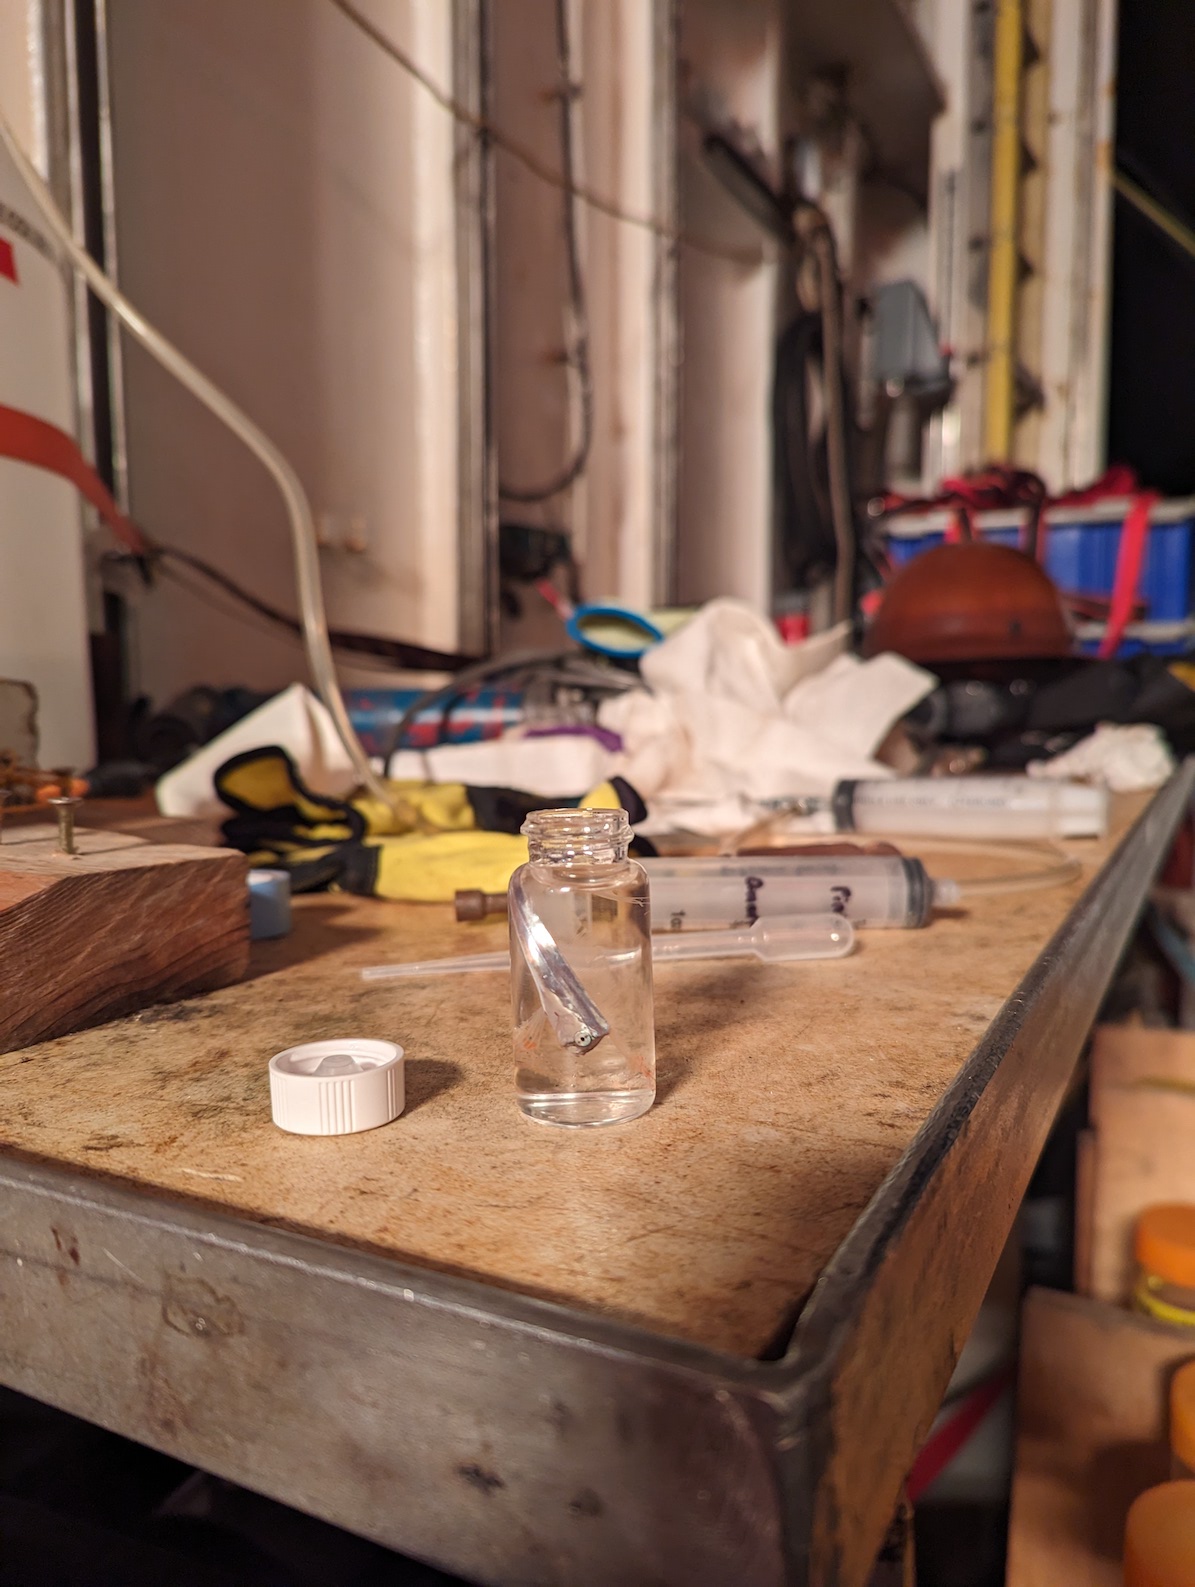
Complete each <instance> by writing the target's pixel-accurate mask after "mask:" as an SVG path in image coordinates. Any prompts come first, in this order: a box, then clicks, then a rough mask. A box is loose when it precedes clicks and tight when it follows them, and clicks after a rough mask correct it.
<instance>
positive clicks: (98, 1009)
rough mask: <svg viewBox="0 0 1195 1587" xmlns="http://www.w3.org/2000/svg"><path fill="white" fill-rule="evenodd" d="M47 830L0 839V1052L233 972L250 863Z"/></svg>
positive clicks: (118, 836) (105, 835) (240, 969)
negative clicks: (64, 849)
mask: <svg viewBox="0 0 1195 1587" xmlns="http://www.w3.org/2000/svg"><path fill="white" fill-rule="evenodd" d="M53 831H54V829H52V828H49V827H47V826H45V825H42V826H40V827H23V828H19V829H17V830H16V831H14V832H12V833H10V834H7V835H6V837H5V840H4V842H3V843H2V844H0V1051H4V1052H8V1051H11V1050H12V1049H14V1048H17V1047H27V1046H29V1045H31V1044H32V1043H33V1042H39V1041H44V1040H46V1039H47V1038H48V1037H51V1036H61V1035H64V1034H65V1033H66V1032H68V1031H72V1030H78V1029H79V1028H80V1027H82V1026H84V1025H94V1024H97V1023H98V1022H99V1021H101V1020H104V1019H110V1018H112V1017H113V1016H114V1015H117V1014H122V1013H128V1012H130V1011H131V1010H133V1009H136V1008H140V1007H142V1006H143V1005H144V1004H147V1003H153V1002H163V1001H166V1000H168V999H171V998H177V997H184V996H188V995H190V994H191V993H194V992H206V991H211V990H212V989H213V988H215V987H218V986H227V985H228V984H229V983H230V982H233V981H237V980H240V978H241V977H242V976H243V975H244V973H245V970H246V968H247V965H248V961H249V909H248V895H247V890H246V882H245V876H246V871H247V868H248V867H247V862H246V860H245V858H244V856H243V855H240V854H237V853H234V852H233V851H231V850H221V849H202V848H191V847H187V846H184V845H181V844H156V843H146V842H143V841H142V840H141V839H139V838H136V837H132V836H130V835H128V834H124V833H118V832H84V831H80V832H79V833H78V847H79V850H80V852H79V854H78V855H76V856H75V857H73V858H72V857H68V856H66V855H64V854H60V853H59V852H58V849H57V839H56V836H55V835H53Z"/></svg>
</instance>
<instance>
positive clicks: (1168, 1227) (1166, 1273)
mask: <svg viewBox="0 0 1195 1587" xmlns="http://www.w3.org/2000/svg"><path fill="white" fill-rule="evenodd" d="M1133 1250H1134V1254H1135V1255H1136V1258H1137V1265H1138V1266H1139V1267H1142V1268H1144V1270H1145V1271H1146V1272H1147V1273H1151V1274H1153V1276H1154V1277H1155V1278H1160V1279H1162V1280H1163V1281H1164V1282H1165V1283H1167V1284H1175V1285H1177V1286H1178V1287H1179V1288H1180V1289H1195V1207H1191V1206H1187V1205H1185V1204H1183V1203H1181V1202H1175V1203H1170V1204H1167V1205H1163V1206H1160V1207H1146V1209H1145V1211H1144V1212H1143V1213H1142V1214H1141V1216H1140V1217H1139V1218H1138V1219H1137V1233H1136V1237H1135V1239H1134V1242H1133Z"/></svg>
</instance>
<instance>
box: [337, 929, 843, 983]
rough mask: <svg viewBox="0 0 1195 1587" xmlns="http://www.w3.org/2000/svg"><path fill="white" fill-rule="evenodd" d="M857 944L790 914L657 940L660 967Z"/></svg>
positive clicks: (835, 953) (439, 963) (463, 966)
mask: <svg viewBox="0 0 1195 1587" xmlns="http://www.w3.org/2000/svg"><path fill="white" fill-rule="evenodd" d="M854 946H855V930H854V927H853V926H852V925H851V923H850V921H849V920H848V919H847V918H846V917H845V916H843V915H790V916H787V917H785V916H782V915H781V916H777V917H775V918H774V919H768V920H757V921H756V922H755V923H754V924H753V925H749V926H748V925H743V926H732V927H730V928H729V929H728V930H726V931H691V932H684V933H678V934H677V935H676V936H659V935H656V936H653V937H652V940H651V956H652V960H653V962H654V963H655V964H661V963H662V964H670V963H677V962H678V961H685V960H690V961H691V960H693V959H739V958H743V959H745V958H754V959H762V960H763V962H764V963H765V964H790V963H792V962H793V961H795V960H798V959H842V958H845V957H846V955H847V954H848V953H850V952H851V950H852V949H853V948H854ZM509 969H510V954H509V953H467V954H463V955H462V956H461V957H459V958H456V959H423V960H419V961H416V962H414V963H411V964H376V965H372V966H371V967H370V968H369V969H367V970H362V971H361V979H362V980H363V981H396V980H399V979H401V978H402V977H404V976H422V975H461V974H462V973H468V972H484V971H487V970H509Z"/></svg>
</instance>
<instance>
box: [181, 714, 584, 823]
mask: <svg viewBox="0 0 1195 1587" xmlns="http://www.w3.org/2000/svg"><path fill="white" fill-rule="evenodd" d="M265 744H280V745H281V746H282V748H283V749H284V750H286V751H287V753H288V754H289V755H290V757H291V759H292V760H293V761H294V763H295V765H296V766H297V767H298V768H299V775H300V776H301V777H302V779H303V781H304V782H305V783H306V784H307V786H308V788H310V789H312V791H313V792H315V793H321V794H331V795H333V796H334V797H337V796H340V795H343V794H347V793H350V792H351V791H352V790H353V788H354V787H355V786H356V784H357V775H356V773H355V771H354V770H353V766H352V763H351V762H350V760H349V758H348V756H347V754H346V753H345V750H344V747H343V745H342V744H341V742H340V739H339V737H338V736H337V733H336V729H335V727H334V726H333V724H332V718H331V716H329V714H328V711H327V708H326V707H325V706H324V704H323V703H322V701H320V700H317V699H316V697H315V695H314V694H312V693H311V691H310V690H309V689H306V688H304V686H303V685H302V684H301V683H293V684H291V686H290V688H289V689H284V690H283V692H282V693H281V694H276V695H275V696H274V698H273V699H272V700H267V701H266V703H265V704H264V705H260V706H258V708H257V710H256V711H251V712H250V713H249V715H248V716H245V717H242V718H241V720H240V721H239V722H235V723H234V724H233V725H232V727H230V728H227V729H226V730H225V731H224V732H223V733H221V734H220V735H219V737H217V738H214V739H213V740H212V741H211V743H210V744H205V745H204V746H203V748H202V749H200V750H197V751H196V752H195V754H194V755H192V756H191V758H190V759H189V760H185V761H183V763H182V765H180V766H175V767H174V768H173V770H171V771H168V772H167V773H166V775H165V776H164V777H163V778H162V779H161V780H160V781H159V783H158V785H157V799H158V809H159V810H160V811H161V812H162V814H163V815H164V816H211V815H227V814H228V813H229V812H228V810H227V809H226V807H225V806H224V805H223V804H222V803H221V801H220V800H219V799H218V798H217V797H216V792H215V789H214V787H213V785H212V778H213V776H214V775H215V773H216V771H217V770H218V769H219V768H220V767H221V766H222V765H223V764H224V762H225V761H226V760H229V759H231V757H232V756H233V755H239V754H241V753H242V752H243V751H245V750H250V749H260V748H262V746H263V745H265ZM615 759H616V757H615V756H614V755H613V754H612V753H611V752H610V751H609V750H608V749H605V748H604V747H603V746H602V745H601V744H599V743H597V742H596V741H595V740H594V739H591V738H575V737H560V738H551V737H548V738H516V737H513V736H511V737H507V738H499V739H487V740H486V741H485V742H484V743H479V744H440V745H437V747H436V748H435V749H427V750H403V751H402V753H401V754H398V755H396V756H395V757H394V759H393V761H392V763H391V771H392V774H393V776H394V777H395V778H397V779H409V780H410V781H412V782H423V781H429V782H467V783H476V784H482V785H485V786H491V787H499V788H522V789H525V790H526V791H527V792H529V793H534V794H539V795H540V796H541V797H542V798H545V799H576V798H579V797H580V796H581V795H583V794H585V793H588V791H589V790H590V789H591V788H595V787H596V786H597V784H598V783H600V782H603V781H605V779H606V778H607V777H608V776H610V775H611V768H612V767H613V765H614V764H615ZM373 764H374V768H375V770H378V771H380V770H381V762H380V761H374V763H373Z"/></svg>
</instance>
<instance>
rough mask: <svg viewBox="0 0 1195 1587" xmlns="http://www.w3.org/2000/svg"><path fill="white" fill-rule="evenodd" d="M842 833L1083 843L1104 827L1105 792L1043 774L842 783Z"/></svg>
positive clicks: (838, 817) (836, 797) (838, 821)
mask: <svg viewBox="0 0 1195 1587" xmlns="http://www.w3.org/2000/svg"><path fill="white" fill-rule="evenodd" d="M830 808H831V811H832V814H833V817H834V825H835V826H836V828H837V829H838V830H839V831H840V832H886V833H891V834H893V835H897V834H899V835H900V836H902V837H931V838H932V837H937V838H1088V837H1103V836H1104V834H1105V833H1106V832H1107V830H1108V793H1107V790H1106V789H1105V788H1093V787H1089V786H1088V785H1087V784H1086V783H1077V782H1060V781H1054V780H1053V779H1051V778H1048V777H1042V778H1040V779H1039V778H1037V777H894V778H892V779H891V780H887V779H885V780H884V781H878V780H877V781H875V782H862V781H861V782H840V783H839V784H838V786H837V787H836V788H835V790H834V793H833V795H832V797H831V800H830Z"/></svg>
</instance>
